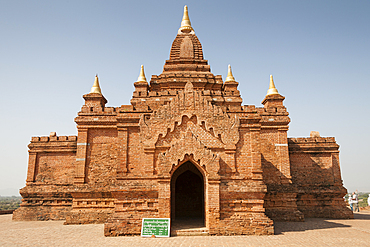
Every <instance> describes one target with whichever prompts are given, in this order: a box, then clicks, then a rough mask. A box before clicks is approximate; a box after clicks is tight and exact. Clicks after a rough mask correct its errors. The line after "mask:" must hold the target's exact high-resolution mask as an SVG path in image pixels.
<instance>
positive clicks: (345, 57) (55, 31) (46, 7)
mask: <svg viewBox="0 0 370 247" xmlns="http://www.w3.org/2000/svg"><path fill="white" fill-rule="evenodd" d="M184 5H188V8H189V16H190V20H191V23H192V26H193V28H194V30H195V33H196V35H197V36H198V38H199V40H200V42H201V43H202V46H203V52H204V57H205V59H207V60H208V61H209V64H210V66H211V72H212V73H214V74H215V75H222V76H223V78H224V79H225V77H226V75H227V65H228V64H231V66H232V69H233V74H234V77H235V79H236V80H237V81H238V82H239V90H240V92H241V94H242V97H243V104H244V105H256V106H262V105H261V101H262V100H263V98H264V96H265V95H266V91H267V89H268V85H269V77H270V74H272V75H273V76H274V80H275V85H276V87H277V89H278V90H279V93H280V94H282V95H283V96H285V97H286V99H285V101H284V104H285V106H286V107H287V108H288V111H289V113H290V118H291V123H290V130H289V132H288V135H289V136H290V137H304V136H309V134H310V131H312V130H315V131H319V132H320V134H321V135H322V136H334V137H335V138H336V140H337V142H338V144H339V145H340V162H341V172H342V178H343V181H344V184H345V186H346V187H347V189H348V190H349V191H353V190H355V189H358V190H359V191H369V192H370V179H369V178H370V163H369V158H368V154H369V153H370V150H369V148H370V145H369V141H370V134H369V131H368V126H369V122H370V110H369V107H370V86H369V85H370V48H369V45H370V15H369V11H370V1H368V0H364V1H357V0H356V1H350V0H348V1H340V0H333V1H323V0H318V1H314V0H310V1H299V0H291V1H246V0H243V1H230V0H228V1H200V0H196V1H191V0H188V1H182V0H178V1H174V0H170V1H118V0H117V1H107V0H104V1H90V0H89V1H78V0H71V1H67V0H65V1H17V0H6V1H3V0H0V83H1V84H0V85H1V87H0V90H1V92H2V94H1V97H0V107H1V122H0V125H1V128H0V131H1V132H0V136H1V142H0V143H1V144H0V145H1V147H0V195H16V194H17V193H18V189H20V188H22V187H24V185H25V180H26V174H27V165H28V152H27V150H28V148H27V145H28V144H29V142H30V139H31V136H48V135H49V133H50V132H52V131H56V132H57V134H58V135H76V134H77V131H76V125H75V123H74V118H75V117H76V116H77V112H78V111H79V110H80V108H81V106H82V105H83V103H84V101H83V98H82V95H83V94H86V93H88V92H89V91H90V89H91V86H92V84H93V82H94V77H95V74H98V75H99V79H100V85H101V88H102V92H103V94H104V96H105V97H106V98H107V100H108V104H107V105H108V106H120V105H124V104H129V102H130V99H131V96H132V92H133V90H134V87H133V82H135V81H136V79H137V77H138V75H139V70H140V65H141V64H143V65H144V67H145V74H146V77H147V79H148V80H149V78H150V77H151V75H153V74H154V75H159V74H160V73H161V72H162V69H163V65H164V62H165V60H166V59H168V58H169V51H170V48H171V44H172V42H173V40H174V38H175V37H176V34H177V30H178V28H179V27H180V23H181V18H182V14H183V7H184Z"/></svg>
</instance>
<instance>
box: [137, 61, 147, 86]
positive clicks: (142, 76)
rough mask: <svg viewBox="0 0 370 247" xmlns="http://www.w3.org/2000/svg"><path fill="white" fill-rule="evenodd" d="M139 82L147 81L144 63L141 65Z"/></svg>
mask: <svg viewBox="0 0 370 247" xmlns="http://www.w3.org/2000/svg"><path fill="white" fill-rule="evenodd" d="M137 82H147V81H146V78H145V74H144V65H141V69H140V75H139V77H138V78H137Z"/></svg>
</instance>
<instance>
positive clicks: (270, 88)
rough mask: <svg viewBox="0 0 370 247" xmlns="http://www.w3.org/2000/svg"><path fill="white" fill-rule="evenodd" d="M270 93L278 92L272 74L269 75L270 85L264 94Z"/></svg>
mask: <svg viewBox="0 0 370 247" xmlns="http://www.w3.org/2000/svg"><path fill="white" fill-rule="evenodd" d="M272 94H279V93H278V90H277V89H276V87H275V84H274V79H273V78H272V75H270V87H269V89H268V90H267V94H266V96H267V95H272Z"/></svg>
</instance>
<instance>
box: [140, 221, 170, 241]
mask: <svg viewBox="0 0 370 247" xmlns="http://www.w3.org/2000/svg"><path fill="white" fill-rule="evenodd" d="M170 222H171V220H170V218H143V221H142V223H141V236H142V237H152V236H153V235H154V236H156V237H169V236H170Z"/></svg>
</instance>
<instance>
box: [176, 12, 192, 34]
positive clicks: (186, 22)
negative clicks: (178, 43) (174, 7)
mask: <svg viewBox="0 0 370 247" xmlns="http://www.w3.org/2000/svg"><path fill="white" fill-rule="evenodd" d="M191 31H193V32H194V29H193V28H192V27H191V22H190V19H189V14H188V6H186V5H185V6H184V15H183V17H182V21H181V27H180V29H179V32H178V33H190V32H191Z"/></svg>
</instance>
